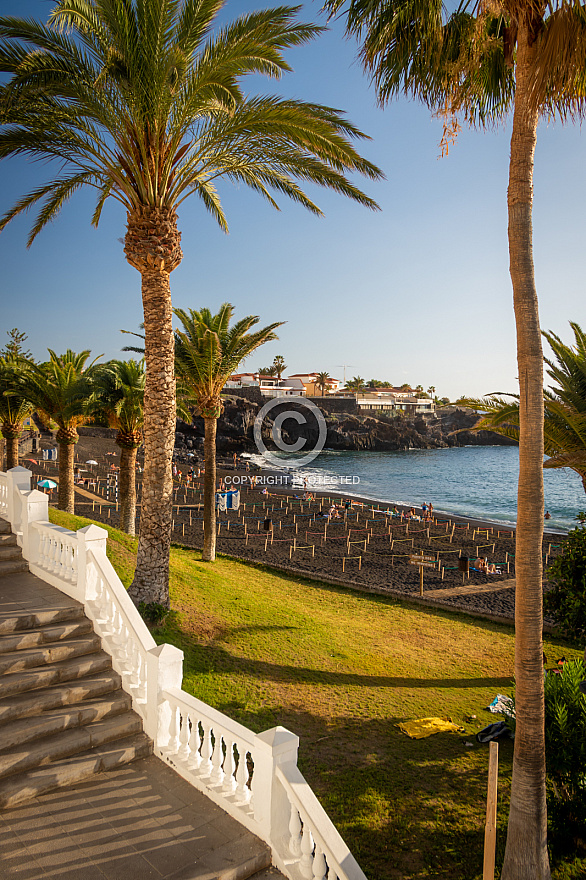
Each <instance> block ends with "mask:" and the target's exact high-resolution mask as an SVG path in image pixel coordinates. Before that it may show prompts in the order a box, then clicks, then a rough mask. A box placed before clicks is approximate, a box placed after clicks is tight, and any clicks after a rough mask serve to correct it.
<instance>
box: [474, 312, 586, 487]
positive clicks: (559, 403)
mask: <svg viewBox="0 0 586 880" xmlns="http://www.w3.org/2000/svg"><path fill="white" fill-rule="evenodd" d="M570 327H571V328H572V330H573V331H574V338H575V345H574V346H571V345H566V344H565V343H564V342H562V340H561V339H560V337H559V336H557V335H556V334H555V333H551V332H549V333H548V332H545V331H544V333H543V335H544V337H545V338H546V339H547V341H548V343H549V345H550V347H551V349H552V351H553V353H554V356H555V361H553V360H550V359H549V358H545V357H544V359H543V360H544V362H545V363H546V364H547V366H548V367H549V369H548V370H547V375H548V376H550V378H551V379H553V380H554V382H555V385H552V386H550V388H549V389H548V388H544V389H543V408H544V441H545V442H544V446H545V452H546V453H547V455H549V456H550V457H549V458H548V459H547V460H546V461H545V462H544V464H543V466H544V467H545V468H562V467H569V468H572V470H574V471H576V473H577V474H578V476H579V477H580V478H581V480H582V484H583V486H584V491H586V334H585V333H584V331H583V330H582V328H581V327H580V325H579V324H577V323H575V322H573V321H571V322H570ZM507 398H509V399H507ZM464 403H465V404H466V405H467V406H471V407H474V408H475V409H479V410H481V411H482V412H483V413H484V415H483V416H482V418H481V419H480V421H479V422H478V424H477V425H476V429H477V430H485V431H496V432H497V434H502V435H503V436H505V437H510V438H512V439H513V440H518V439H519V395H518V394H506V395H505V396H502V395H498V394H491V395H489V396H488V397H485V398H473V399H472V398H467V399H466V400H465V401H464Z"/></svg>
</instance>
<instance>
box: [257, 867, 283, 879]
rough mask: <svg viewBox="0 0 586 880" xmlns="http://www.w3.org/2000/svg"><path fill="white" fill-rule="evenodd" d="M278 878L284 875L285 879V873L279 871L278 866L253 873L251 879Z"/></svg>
mask: <svg viewBox="0 0 586 880" xmlns="http://www.w3.org/2000/svg"><path fill="white" fill-rule="evenodd" d="M271 877H272V878H273V880H277V878H278V877H282V878H283V880H285V875H284V874H281V872H280V871H277V869H276V868H267V869H266V870H264V871H259V872H258V874H253V875H252V877H251V878H250V880H271Z"/></svg>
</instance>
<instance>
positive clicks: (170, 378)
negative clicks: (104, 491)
mask: <svg viewBox="0 0 586 880" xmlns="http://www.w3.org/2000/svg"><path fill="white" fill-rule="evenodd" d="M180 242H181V234H180V233H179V232H178V230H177V215H176V213H175V212H174V211H172V210H168V209H162V208H160V209H159V208H143V209H142V210H140V211H138V210H137V211H135V212H134V213H130V212H129V214H128V231H127V233H126V241H125V253H126V258H127V260H128V262H129V263H130V264H131V266H134V267H135V269H138V271H139V272H140V273H141V276H142V303H143V310H144V335H145V364H146V384H145V392H144V450H145V459H144V475H143V490H142V504H141V512H140V526H139V536H138V553H137V557H136V571H135V573H134V580H133V582H132V584H131V585H130V589H129V594H130V595H131V597H132V599H133V600H134V601H135V602H136V603H138V602H147V603H149V602H157V603H160V604H161V605H165V606H166V607H169V549H170V545H171V511H172V501H173V476H172V473H171V463H172V460H173V447H174V445H175V369H174V360H175V340H174V337H173V307H172V303H171V288H170V284H169V276H170V274H171V272H172V271H173V269H175V268H177V266H178V265H179V263H180V262H181V259H182V256H183V255H182V252H181V245H180Z"/></svg>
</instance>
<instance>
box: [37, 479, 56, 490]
mask: <svg viewBox="0 0 586 880" xmlns="http://www.w3.org/2000/svg"><path fill="white" fill-rule="evenodd" d="M37 486H40V487H41V489H55V488H56V487H57V483H54V482H53V480H39V482H38V483H37Z"/></svg>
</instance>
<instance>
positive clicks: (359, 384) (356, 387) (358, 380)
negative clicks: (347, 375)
mask: <svg viewBox="0 0 586 880" xmlns="http://www.w3.org/2000/svg"><path fill="white" fill-rule="evenodd" d="M363 388H364V379H363V378H362V376H354V377H353V378H352V379H350V381H349V382H346V389H347V390H348V391H362V389H363Z"/></svg>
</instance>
